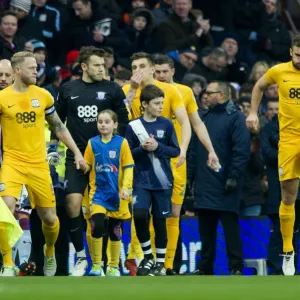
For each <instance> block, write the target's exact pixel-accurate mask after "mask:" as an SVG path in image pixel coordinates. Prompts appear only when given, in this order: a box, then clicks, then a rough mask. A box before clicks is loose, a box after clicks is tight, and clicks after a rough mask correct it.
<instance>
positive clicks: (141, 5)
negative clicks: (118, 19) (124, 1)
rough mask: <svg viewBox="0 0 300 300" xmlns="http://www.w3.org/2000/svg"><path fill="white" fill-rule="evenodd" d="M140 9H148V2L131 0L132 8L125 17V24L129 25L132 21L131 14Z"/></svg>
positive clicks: (130, 7)
mask: <svg viewBox="0 0 300 300" xmlns="http://www.w3.org/2000/svg"><path fill="white" fill-rule="evenodd" d="M138 8H147V1H146V0H130V6H129V9H127V10H128V12H127V13H125V14H124V16H123V21H124V23H125V24H129V22H130V20H131V14H132V13H133V12H134V11H135V10H136V9H138Z"/></svg>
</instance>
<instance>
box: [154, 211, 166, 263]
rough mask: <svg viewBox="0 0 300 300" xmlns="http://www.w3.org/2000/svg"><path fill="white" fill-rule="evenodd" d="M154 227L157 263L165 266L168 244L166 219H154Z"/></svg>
mask: <svg viewBox="0 0 300 300" xmlns="http://www.w3.org/2000/svg"><path fill="white" fill-rule="evenodd" d="M153 227H154V232H155V248H156V262H157V263H163V264H164V263H165V256H166V250H167V242H168V239H167V226H166V219H161V218H156V217H153Z"/></svg>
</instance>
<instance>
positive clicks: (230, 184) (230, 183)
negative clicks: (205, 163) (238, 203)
mask: <svg viewBox="0 0 300 300" xmlns="http://www.w3.org/2000/svg"><path fill="white" fill-rule="evenodd" d="M236 186H237V182H236V179H233V178H228V179H227V181H226V184H225V191H226V192H233V191H234V190H235V189H236Z"/></svg>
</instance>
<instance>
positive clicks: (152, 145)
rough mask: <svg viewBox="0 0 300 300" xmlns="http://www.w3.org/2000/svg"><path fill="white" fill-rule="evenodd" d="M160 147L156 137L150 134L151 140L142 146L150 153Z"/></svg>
mask: <svg viewBox="0 0 300 300" xmlns="http://www.w3.org/2000/svg"><path fill="white" fill-rule="evenodd" d="M157 147H158V143H157V141H156V140H155V138H154V136H153V135H152V134H150V138H149V139H147V140H146V141H145V142H144V143H143V144H142V148H143V149H144V150H145V151H148V152H153V151H155V150H156V149H157Z"/></svg>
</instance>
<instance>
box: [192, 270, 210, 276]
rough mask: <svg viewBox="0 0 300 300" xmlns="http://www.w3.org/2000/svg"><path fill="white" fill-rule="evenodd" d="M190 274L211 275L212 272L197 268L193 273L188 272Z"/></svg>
mask: <svg viewBox="0 0 300 300" xmlns="http://www.w3.org/2000/svg"><path fill="white" fill-rule="evenodd" d="M188 275H192V276H193V275H199V276H204V275H210V274H206V273H205V272H204V271H203V270H199V269H196V270H195V271H193V272H192V273H190V274H188Z"/></svg>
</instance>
